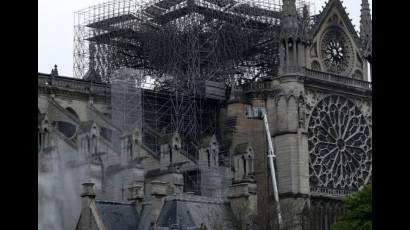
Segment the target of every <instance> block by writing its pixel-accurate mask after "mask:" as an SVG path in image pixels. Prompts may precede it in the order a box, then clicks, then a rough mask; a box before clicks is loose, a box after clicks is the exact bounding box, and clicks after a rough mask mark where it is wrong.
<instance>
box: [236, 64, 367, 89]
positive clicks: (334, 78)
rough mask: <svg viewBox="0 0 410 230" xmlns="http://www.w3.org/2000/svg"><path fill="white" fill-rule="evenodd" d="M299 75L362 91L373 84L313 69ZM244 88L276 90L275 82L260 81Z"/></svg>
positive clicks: (248, 84) (246, 84) (243, 86)
mask: <svg viewBox="0 0 410 230" xmlns="http://www.w3.org/2000/svg"><path fill="white" fill-rule="evenodd" d="M295 71H296V70H295ZM299 73H300V74H301V75H302V76H305V79H306V80H321V81H326V82H330V83H336V84H340V85H347V86H352V87H355V88H360V89H366V90H371V89H372V83H371V82H368V81H362V80H357V79H353V78H349V77H342V76H338V75H335V74H331V73H325V72H320V71H315V70H311V69H304V70H303V71H299ZM278 79H279V78H278ZM242 88H243V90H244V91H245V92H252V91H269V90H274V89H275V88H276V87H275V86H274V85H273V81H259V82H250V83H245V84H243V85H242Z"/></svg>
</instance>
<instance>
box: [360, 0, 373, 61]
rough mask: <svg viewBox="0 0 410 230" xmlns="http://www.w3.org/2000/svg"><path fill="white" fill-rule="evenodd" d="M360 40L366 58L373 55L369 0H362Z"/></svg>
mask: <svg viewBox="0 0 410 230" xmlns="http://www.w3.org/2000/svg"><path fill="white" fill-rule="evenodd" d="M360 40H361V45H362V50H363V55H364V56H365V57H366V58H369V57H371V55H372V17H371V14H370V6H369V1H368V0H362V8H361V10H360Z"/></svg>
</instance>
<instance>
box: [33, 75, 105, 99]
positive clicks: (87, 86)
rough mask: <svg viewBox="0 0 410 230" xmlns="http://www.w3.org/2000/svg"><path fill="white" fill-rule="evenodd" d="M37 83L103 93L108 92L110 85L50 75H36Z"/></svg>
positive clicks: (45, 85)
mask: <svg viewBox="0 0 410 230" xmlns="http://www.w3.org/2000/svg"><path fill="white" fill-rule="evenodd" d="M38 85H39V86H44V87H55V88H61V89H64V90H73V91H78V92H81V93H90V92H92V93H94V94H100V95H105V94H107V93H109V92H110V85H109V84H105V83H97V82H90V81H86V80H82V79H76V78H69V77H58V76H57V77H51V76H50V75H41V74H39V75H38Z"/></svg>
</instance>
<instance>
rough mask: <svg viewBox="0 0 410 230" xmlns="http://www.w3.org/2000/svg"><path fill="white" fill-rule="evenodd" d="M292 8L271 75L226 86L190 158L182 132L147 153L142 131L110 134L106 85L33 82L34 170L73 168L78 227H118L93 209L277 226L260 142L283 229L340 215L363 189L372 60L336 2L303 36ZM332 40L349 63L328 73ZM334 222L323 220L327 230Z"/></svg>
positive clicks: (176, 222)
mask: <svg viewBox="0 0 410 230" xmlns="http://www.w3.org/2000/svg"><path fill="white" fill-rule="evenodd" d="M366 2H367V1H366ZM293 4H295V1H294V0H293V1H292V0H289V1H284V7H283V9H284V11H285V12H286V14H285V16H284V18H283V27H282V29H281V32H280V40H281V68H280V71H279V75H278V76H277V77H275V78H273V79H270V80H267V81H259V82H250V83H245V84H242V85H239V86H235V87H233V88H232V90H231V94H230V95H229V96H228V98H227V100H226V101H224V103H222V104H223V105H222V106H221V107H222V108H221V110H220V114H218V115H217V116H218V117H219V123H220V125H219V130H218V133H215V134H214V135H211V136H207V137H203V138H202V140H201V143H200V146H199V147H198V149H199V151H198V153H197V156H196V157H192V156H189V155H188V154H187V153H186V152H184V150H183V149H182V148H181V146H182V143H183V141H186V140H183V139H181V136H180V135H179V134H178V132H173V133H168V134H165V133H161V134H158V136H159V137H160V138H159V147H158V152H155V151H153V150H152V148H149V147H147V146H146V145H145V144H144V141H145V139H144V138H147V137H145V136H143V132H142V130H141V129H142V128H141V127H135V128H134V129H122V128H120V127H118V126H117V125H116V124H115V122H113V120H112V119H111V116H110V115H111V113H112V104H111V101H110V98H111V96H110V84H108V83H98V82H94V81H93V80H92V79H82V80H80V79H72V78H67V77H61V76H58V73H57V72H56V70H55V71H53V74H51V75H48V74H39V76H38V79H39V85H38V92H39V94H38V110H39V119H38V134H39V137H38V143H39V147H38V154H39V171H41V172H42V173H52V172H54V171H56V170H57V171H58V170H59V169H55V168H53V167H52V166H50V165H52V164H50V162H51V161H53V159H56V157H57V158H58V159H64V161H63V164H62V165H63V166H61V167H63V168H64V169H66V168H67V169H69V170H72V171H75V172H76V174H75V176H74V178H75V183H77V185H75V186H74V187H75V191H74V193H75V194H77V198H78V199H77V200H76V201H73V202H76V203H81V202H82V208H81V209H78V211H77V212H75V213H74V216H76V217H75V218H76V221H77V220H78V222H76V223H77V227H76V229H107V228H109V227H108V225H111V224H114V223H113V222H110V221H108V222H107V220H106V219H108V220H110V216H109V215H115V214H107V216H104V215H103V214H101V213H102V212H104V213H110V212H111V211H110V210H112V209H115V207H117V208H119V209H120V210H122V211H121V212H123V213H124V215H131V216H132V215H135V217H134V218H135V219H133V220H132V221H128V222H127V221H126V220H124V219H122V220H121V221H125V222H126V225H127V226H131V227H132V228H133V229H199V228H201V229H203V227H204V226H206V227H207V228H208V229H216V227H215V225H214V224H215V223H216V222H221V221H222V222H223V223H225V225H224V226H225V228H223V229H237V228H235V227H234V226H235V221H236V222H238V220H240V224H239V226H240V227H239V229H275V228H274V227H273V226H272V225H274V223H275V221H276V215H275V211H274V209H273V207H274V201H273V190H272V184H271V179H270V175H271V173H270V171H269V167H268V163H267V155H266V153H267V138H271V139H272V142H273V145H274V152H275V155H276V158H275V166H276V176H277V181H278V190H279V197H280V200H281V203H280V205H281V207H282V210H283V213H282V214H283V216H284V224H285V225H287V226H292V227H289V229H302V227H303V226H304V219H303V218H300V216H301V215H302V214H303V213H304V212H306V210H308V211H309V210H310V209H312V210H313V212H318V211H317V210H319V209H320V210H322V209H321V208H322V207H324V206H326V210H331V211H329V213H332V215H333V216H334V217H336V216H337V215H339V214H340V213H341V208H340V205H339V203H338V202H339V201H340V199H341V198H343V197H344V196H345V195H347V194H349V193H351V192H353V191H355V190H357V189H358V188H359V187H360V186H362V185H363V184H365V183H367V182H369V181H371V172H372V169H371V129H372V102H371V100H372V96H371V93H372V89H371V83H369V82H367V81H366V79H365V76H367V75H368V72H367V71H368V70H367V65H366V58H368V56H369V54H368V53H367V54H366V55H367V56H366V55H364V54H363V52H362V50H363V48H362V47H361V46H362V45H361V44H362V43H360V38H359V37H358V35H357V34H356V32H355V31H354V30H353V31H352V25H351V22H350V21H349V19H348V17H347V14H346V12H345V10H344V9H343V7H342V5H341V2H340V1H338V0H330V1H329V3H327V5H326V7H325V8H324V10H323V12H322V13H321V14H320V15H318V16H317V18H316V22H315V24H314V25H313V26H312V28H311V33H309V34H306V33H305V32H303V31H304V30H303V28H301V25H300V23H299V22H298V21H297V20H298V16H297V15H296V14H297V12H296V9H295V8H294V7H293ZM365 6H367V5H366V4H365ZM364 21H366V23H367V24H369V19H368V18H367V19H366V20H364ZM332 33H333V35H334V34H339V35H340V36H342V37H343V39H344V40H343V42H348V45H347V46H346V47H343V49H344V50H345V51H346V52H348V53H346V54H345V55H349V57H346V56H345V57H343V58H342V59H343V60H342V64H341V65H344V64H346V65H347V66H342V67H340V66H337V65H336V66H335V65H334V63H333V62H332V61H330V62H329V60H328V56H326V54H329V53H327V52H328V51H326V49H327V48H328V47H327V46H326V45H327V43H326V42H330V43H331V45H336V46H337V45H338V44H337V43H334V44H333V43H332V42H333V40H332V39H333V37H332V36H333V35H332ZM366 33H367V34H369V33H371V31H370V32H369V31H368V30H367V32H366ZM329 36H330V38H329ZM367 37H368V36H367ZM329 39H330V40H331V41H329ZM325 43H326V44H325ZM330 43H329V44H330ZM329 44H328V45H329ZM364 44H366V45H367V49H369V48H368V46H369V45H368V43H364ZM339 45H340V44H339ZM339 48H340V47H339ZM339 48H337V47H336V49H339ZM323 49H325V50H323ZM333 51H334V50H333ZM332 58H333V59H334V58H339V59H340V55H339V57H337V56H335V57H332ZM333 59H332V60H333ZM262 111H266V113H267V115H268V123H269V128H270V133H271V136H270V137H266V133H265V131H264V124H263V121H262V120H260V119H252V118H251V114H257V113H261V112H262ZM113 136H116V137H118V138H117V139H115V140H116V141H113V140H114V138H112V137H113ZM357 157H359V158H360V159H357ZM343 159H344V160H343ZM227 162H228V163H227ZM343 162H346V163H345V164H344V165H343ZM343 167H344V168H343ZM342 168H343V169H342ZM343 170H350V171H349V175H347V174H343V173H342V172H343ZM341 174H343V175H341ZM84 182H87V183H85V184H84V191H83V193H81V188H80V186H79V185H80V184H81V183H84ZM192 193H195V195H194V194H192ZM81 194H82V195H81ZM80 195H81V199H80ZM95 198H96V199H95ZM110 202H111V203H110ZM62 206H64V205H62ZM194 207H201V208H204V209H206V210H208V211H210V212H215V213H214V214H218V215H219V216H206V215H205V214H204V213H200V211H199V208H198V210H197V209H195V208H194ZM332 207H333V208H332ZM181 208H187V209H189V210H190V212H191V213H182V212H181ZM102 210H105V211H102ZM80 212H81V215H80ZM209 214H210V215H211V214H213V213H209ZM188 216H189V217H188ZM78 217H80V218H78ZM304 217H306V216H304ZM184 218H192V221H191V222H189V221H188V220H187V219H184ZM218 218H219V219H218ZM220 218H223V219H220ZM315 218H316V219H314V221H316V222H315V223H316V224H313V225H310V226H313V227H310V229H319V228H320V227H318V226H319V225H321V223H322V222H321V220H322V219H323V218H325V217H322V216H319V217H317V215H316V217H315ZM321 218H322V219H321ZM326 218H327V217H326ZM332 218H333V217H332ZM201 219H202V220H201ZM217 219H218V220H217ZM332 221H334V218H333V219H332V220H330V219H326V223H327V227H328V226H329V225H330V224H331V223H330V222H332ZM124 229H125V228H124Z"/></svg>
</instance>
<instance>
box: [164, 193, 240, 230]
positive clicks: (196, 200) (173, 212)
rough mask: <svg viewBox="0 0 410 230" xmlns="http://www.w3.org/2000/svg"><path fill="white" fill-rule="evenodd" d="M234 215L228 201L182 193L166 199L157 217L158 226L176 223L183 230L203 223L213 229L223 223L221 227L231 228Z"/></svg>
mask: <svg viewBox="0 0 410 230" xmlns="http://www.w3.org/2000/svg"><path fill="white" fill-rule="evenodd" d="M233 220H234V215H233V213H232V210H231V209H230V206H229V204H228V203H225V202H214V201H212V198H210V199H209V200H207V199H206V198H205V197H196V196H194V195H182V196H181V197H175V198H171V199H167V201H166V202H165V204H164V206H163V208H162V210H161V213H160V215H159V218H158V226H160V227H171V225H173V224H178V225H179V226H180V227H181V228H180V229H182V230H185V229H187V228H188V227H190V228H193V227H199V226H200V225H201V224H202V223H204V224H205V225H206V226H207V228H208V229H215V227H216V225H219V224H221V223H223V224H224V225H225V226H224V228H223V229H233V224H232V221H233Z"/></svg>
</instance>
